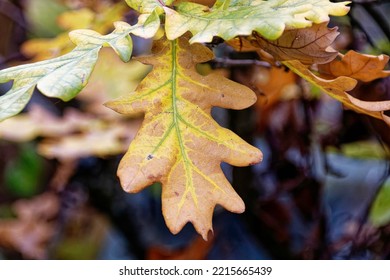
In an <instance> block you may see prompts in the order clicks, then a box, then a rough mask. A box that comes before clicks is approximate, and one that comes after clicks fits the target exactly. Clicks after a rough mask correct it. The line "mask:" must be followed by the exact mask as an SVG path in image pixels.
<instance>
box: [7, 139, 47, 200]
mask: <svg viewBox="0 0 390 280" xmlns="http://www.w3.org/2000/svg"><path fill="white" fill-rule="evenodd" d="M42 175H43V159H42V158H41V157H40V156H39V155H38V154H37V153H36V151H35V147H33V146H32V145H30V144H27V145H22V146H21V151H20V154H19V157H18V158H16V159H15V160H13V161H10V162H8V163H7V166H6V168H5V172H4V181H5V182H4V183H5V185H6V187H7V189H8V190H9V191H10V192H11V193H12V194H14V195H17V196H18V197H31V196H33V195H34V194H36V193H37V192H38V191H39V187H40V179H41V177H42Z"/></svg>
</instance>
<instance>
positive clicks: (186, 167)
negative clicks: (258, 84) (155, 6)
mask: <svg viewBox="0 0 390 280" xmlns="http://www.w3.org/2000/svg"><path fill="white" fill-rule="evenodd" d="M152 52H153V55H152V56H145V57H140V58H137V59H138V60H139V61H140V62H142V63H144V64H152V65H153V70H152V72H150V73H149V74H148V76H147V77H146V78H145V79H144V80H143V81H142V82H141V83H140V85H139V86H138V87H137V90H136V91H135V92H133V93H131V94H129V95H128V96H125V97H123V98H121V99H119V100H116V101H111V102H108V103H107V104H106V105H107V106H108V107H110V108H112V109H114V110H115V111H117V112H119V113H122V114H127V115H133V114H138V113H140V112H144V113H145V119H144V122H143V124H142V127H141V129H140V130H139V132H138V134H137V136H136V138H135V139H134V140H133V141H132V143H131V144H130V147H129V150H128V152H127V153H126V155H125V156H124V158H123V159H122V161H121V163H120V165H119V168H118V176H119V178H120V180H121V184H122V186H123V188H124V189H125V190H126V191H127V192H138V191H140V190H142V189H144V188H145V187H147V186H148V185H151V184H152V183H154V182H161V183H162V185H163V186H162V211H163V215H164V218H165V221H166V224H167V226H168V228H169V229H170V230H171V232H172V233H178V232H179V231H180V230H181V229H182V228H183V226H184V225H185V224H186V223H187V222H192V223H193V225H194V227H195V229H196V230H197V231H198V232H199V233H200V234H201V235H202V236H203V238H204V239H207V235H208V233H209V231H210V230H212V225H211V224H212V215H213V209H214V207H215V206H216V204H220V205H222V206H223V207H224V208H226V209H227V210H229V211H232V212H237V213H240V212H243V211H244V203H243V201H242V200H241V198H240V197H239V196H238V195H237V194H236V193H235V191H234V190H233V188H232V187H231V185H230V183H229V182H228V180H227V179H226V178H225V176H224V174H223V172H222V170H221V166H220V164H221V162H227V163H230V164H232V165H236V166H245V165H248V164H255V163H257V162H259V161H260V160H261V158H262V154H261V152H260V151H259V150H258V149H256V148H254V147H252V146H250V145H249V144H248V143H246V142H245V141H243V140H242V139H241V138H239V137H238V136H237V135H235V134H234V133H233V132H231V131H230V130H227V129H225V128H222V127H220V126H219V125H218V124H217V123H216V122H215V121H214V120H213V119H212V117H211V115H210V113H211V108H212V107H213V106H219V107H224V108H232V109H243V108H246V107H248V106H250V105H252V104H253V103H254V102H255V101H256V96H255V94H254V93H253V92H252V91H251V90H250V89H248V88H246V87H244V86H242V85H240V84H237V83H235V82H233V81H230V80H228V79H226V78H224V77H222V76H220V75H218V74H210V75H208V76H201V75H200V74H198V73H197V72H196V69H195V66H196V64H197V63H201V62H205V61H208V60H210V59H212V58H213V54H212V52H211V51H210V50H209V49H208V48H206V47H204V46H203V45H201V44H192V45H189V43H188V38H187V37H185V38H180V39H178V40H173V41H168V40H165V39H162V40H159V41H156V42H155V44H154V46H153V49H152Z"/></svg>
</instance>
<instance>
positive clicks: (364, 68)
mask: <svg viewBox="0 0 390 280" xmlns="http://www.w3.org/2000/svg"><path fill="white" fill-rule="evenodd" d="M339 57H340V58H341V59H335V60H333V61H331V62H329V63H326V64H323V65H318V71H319V72H320V73H321V75H326V76H330V77H339V76H348V77H351V78H354V79H357V80H360V81H362V82H371V81H373V80H376V79H379V78H385V77H390V71H386V70H383V69H384V68H385V67H386V65H387V63H388V61H389V57H388V56H387V55H383V54H382V55H379V56H374V55H367V54H361V53H357V52H355V51H349V52H347V53H346V54H345V55H342V54H339Z"/></svg>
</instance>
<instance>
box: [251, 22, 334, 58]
mask: <svg viewBox="0 0 390 280" xmlns="http://www.w3.org/2000/svg"><path fill="white" fill-rule="evenodd" d="M327 24H328V22H323V23H320V24H313V25H312V26H310V27H307V28H302V29H290V30H286V31H285V32H284V33H283V34H282V36H281V37H280V38H279V39H277V40H274V41H270V40H267V39H265V38H263V37H261V36H259V35H258V34H256V33H255V34H254V35H253V37H254V38H253V39H252V40H251V42H252V44H253V45H254V46H258V47H259V48H261V49H263V50H265V51H266V52H268V53H270V54H271V55H272V56H273V57H274V58H275V59H276V60H279V61H285V60H299V61H300V62H301V63H303V64H307V65H311V64H323V63H327V62H330V61H332V60H333V59H334V58H335V57H336V56H337V54H338V52H337V51H335V50H334V49H333V48H332V47H330V45H331V44H332V43H333V41H334V40H335V39H336V37H337V36H338V35H339V32H337V27H336V28H328V27H327Z"/></svg>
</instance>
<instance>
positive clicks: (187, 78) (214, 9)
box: [0, 0, 390, 239]
mask: <svg viewBox="0 0 390 280" xmlns="http://www.w3.org/2000/svg"><path fill="white" fill-rule="evenodd" d="M194 2H196V1H192V2H187V1H172V0H166V1H157V0H147V1H138V0H134V1H133V0H126V3H127V5H128V6H129V7H130V8H132V9H133V10H135V11H137V12H138V13H139V17H138V22H137V23H136V24H134V25H131V24H128V23H126V22H124V21H116V22H114V27H115V29H114V30H113V31H112V32H111V33H108V34H106V35H102V34H101V33H106V32H107V31H108V30H109V28H108V27H107V26H108V25H107V22H109V20H107V21H104V20H103V21H102V20H101V21H94V20H93V19H92V18H90V19H89V20H86V21H84V22H83V26H80V27H77V28H85V27H91V28H92V29H94V30H91V29H78V30H74V31H71V32H70V33H69V37H70V40H71V41H72V42H73V44H74V45H76V47H75V48H74V49H73V50H71V51H70V52H67V51H69V50H70V48H71V47H70V46H71V45H70V44H69V42H67V41H66V40H63V37H59V38H57V42H56V43H55V44H54V46H57V47H58V45H60V46H61V47H60V48H58V49H57V52H58V53H59V54H62V55H61V56H58V57H50V55H48V54H47V53H42V52H40V54H41V55H42V56H41V57H39V59H46V60H43V61H37V62H32V63H30V64H26V65H20V66H16V67H11V68H8V69H4V70H1V71H0V82H1V83H5V82H8V81H11V80H12V81H13V86H12V88H11V89H10V90H9V91H8V92H7V93H6V94H4V95H3V96H1V97H0V120H5V119H8V118H10V117H12V116H14V115H16V114H18V113H19V112H21V111H22V110H23V108H24V107H25V106H26V104H27V103H28V102H29V100H30V98H31V95H32V93H33V90H34V89H35V87H37V88H38V89H39V91H40V92H41V93H42V94H44V95H46V96H48V97H55V98H60V99H62V100H64V101H68V100H70V99H72V98H74V97H76V96H77V95H78V94H79V93H80V92H81V91H82V90H83V89H84V88H85V87H86V85H87V83H88V80H89V78H90V76H91V73H92V71H93V69H94V67H95V64H96V63H97V60H98V56H99V52H100V51H101V49H102V48H103V47H110V48H112V49H113V50H114V51H115V53H116V54H117V55H118V56H119V58H120V59H121V60H122V61H123V62H125V63H127V62H129V61H130V60H131V59H132V58H133V60H134V61H138V62H141V63H142V64H146V65H151V66H152V67H153V69H152V71H151V72H149V74H148V75H146V77H145V78H144V79H143V80H142V81H141V82H140V84H139V85H138V86H137V88H136V89H135V90H134V91H133V92H131V93H127V94H126V93H123V96H122V97H120V98H117V99H114V100H112V101H109V102H107V103H106V106H107V107H109V108H111V109H113V110H114V111H116V112H118V113H120V114H123V115H126V116H129V117H132V116H137V115H140V114H143V115H144V120H143V122H142V125H141V127H140V129H139V130H138V133H137V135H136V136H135V137H134V135H131V136H126V133H125V132H123V130H126V125H123V127H121V128H122V130H120V131H118V130H115V131H111V132H110V133H105V134H104V135H106V136H107V135H108V136H109V137H108V138H107V141H106V142H105V143H106V144H107V146H109V145H110V143H113V142H114V143H116V145H113V148H112V149H113V150H114V151H113V153H115V152H121V151H122V150H123V149H124V148H123V143H119V142H115V141H119V140H118V139H120V138H124V137H127V139H129V142H130V141H131V140H132V139H133V138H134V140H132V141H131V143H130V146H129V148H128V150H127V152H126V154H125V156H124V157H123V159H122V161H121V163H120V165H119V168H118V176H119V178H120V181H121V184H122V186H123V188H124V189H125V190H126V191H127V192H138V191H140V190H142V189H144V188H146V187H147V186H149V185H151V184H153V183H155V182H161V183H162V211H163V215H164V218H165V221H166V224H167V226H168V228H169V229H170V230H171V232H173V233H177V232H179V231H180V230H181V229H182V228H183V227H184V225H185V224H186V223H188V222H191V223H192V224H193V225H194V227H195V229H196V230H197V231H198V232H199V233H200V234H201V235H202V236H203V238H204V239H206V238H207V236H208V233H209V232H210V231H212V215H213V211H214V208H215V206H216V205H217V204H218V205H222V206H223V207H224V208H226V209H227V210H229V211H232V212H236V213H241V212H243V211H244V209H245V206H244V203H243V201H242V199H241V198H240V197H239V196H238V195H237V193H236V192H235V191H234V189H233V187H232V186H231V185H230V183H229V181H228V180H227V179H226V177H225V175H224V173H223V172H222V169H221V163H222V162H227V163H229V164H231V165H234V166H247V165H253V164H256V163H258V162H260V161H261V159H262V153H261V152H260V151H259V150H258V149H257V148H255V147H252V146H251V145H249V144H248V143H246V142H245V141H244V140H242V139H241V138H240V137H239V136H237V135H236V134H234V133H233V132H232V131H230V130H228V129H225V128H223V127H221V126H220V125H219V124H218V123H217V122H216V121H215V120H214V119H213V118H212V116H211V109H212V108H213V107H215V106H217V107H222V108H229V109H235V110H240V109H244V108H247V107H249V106H251V105H252V104H254V103H255V102H256V94H255V93H254V92H253V91H252V90H251V89H249V88H248V87H246V86H244V85H241V84H239V83H237V82H234V81H231V80H229V79H227V78H225V77H224V76H222V75H220V74H217V73H213V74H210V75H207V76H203V75H200V74H199V73H198V72H197V69H196V67H197V65H198V64H200V63H205V62H208V61H210V60H213V58H214V55H213V52H212V51H211V50H210V49H209V48H208V47H207V46H205V43H210V42H212V41H213V39H214V38H217V37H218V38H220V39H222V40H223V41H224V42H226V43H227V44H228V45H230V46H232V47H233V48H234V49H235V50H237V51H239V52H247V51H251V52H257V53H258V55H259V57H260V58H261V59H262V60H264V61H267V62H268V63H269V65H271V66H273V67H280V64H282V65H284V66H285V67H287V68H289V69H291V70H292V71H293V72H294V73H296V74H297V75H299V76H300V77H302V78H303V79H304V80H306V81H308V82H309V83H311V84H313V85H315V86H316V87H318V88H320V89H321V90H322V92H324V93H326V94H328V95H330V96H331V97H333V98H335V99H337V100H339V101H340V102H342V103H343V104H344V106H345V107H347V108H349V109H352V110H354V111H356V112H358V113H362V114H366V115H369V116H371V117H374V118H377V119H381V120H383V121H384V122H386V123H387V124H389V125H390V118H389V117H388V116H387V115H386V114H385V111H386V110H389V109H390V101H386V100H383V101H379V100H375V101H366V100H360V99H358V98H356V97H354V96H353V95H352V94H350V93H349V92H350V91H351V90H352V89H353V88H355V87H356V85H357V84H358V83H364V82H370V81H372V80H375V79H378V78H383V77H388V76H390V71H387V70H385V67H386V65H387V63H388V60H389V58H388V57H387V56H385V55H380V56H371V55H365V54H359V53H357V52H354V51H349V52H347V53H345V54H341V53H339V52H338V51H337V50H335V49H333V48H332V44H333V42H334V40H335V39H336V37H337V36H338V34H339V32H338V31H337V28H329V27H328V22H329V16H343V15H345V14H347V13H348V11H349V7H348V2H338V3H333V2H330V1H328V0H309V1H307V0H306V1H304V0H287V1H286V0H283V1H282V0H269V1H262V0H261V1H260V0H255V1H246V0H230V1H228V0H226V1H224V0H217V1H216V2H215V3H214V4H213V5H211V6H205V5H202V4H199V3H194ZM121 5H124V4H123V3H122V4H121ZM117 7H120V8H117V9H116V10H112V11H111V12H112V13H111V14H110V15H109V16H107V14H104V15H103V16H102V18H103V19H105V16H106V17H107V18H108V19H111V20H112V19H115V20H116V19H117V18H118V19H119V18H120V17H119V16H118V15H119V14H121V13H120V11H121V9H122V8H123V6H117ZM78 16H80V18H83V19H88V15H86V14H82V13H80V14H79V15H78ZM64 22H67V21H66V20H64ZM102 22H103V23H102ZM70 27H71V28H73V27H74V26H70ZM131 35H134V36H139V37H142V38H145V39H151V40H153V41H154V43H153V47H152V50H151V53H150V54H148V55H144V56H138V57H133V56H132V50H133V45H132V44H133V42H132V37H131ZM46 43H47V42H37V41H35V42H34V43H32V44H35V46H42V44H46ZM27 49H32V47H30V48H28V47H27ZM367 100H368V99H367ZM56 122H57V123H56ZM86 122H87V125H86V126H88V125H89V124H90V123H92V122H93V121H91V120H86ZM107 122H108V123H109V121H107ZM107 122H105V123H104V124H98V125H97V126H98V127H99V126H104V125H107ZM53 123H56V124H57V125H58V120H53ZM4 124H8V126H11V127H12V126H14V125H15V124H12V119H10V120H6V121H4ZM81 124H82V122H76V123H73V124H72V125H70V127H71V128H70V129H80V127H78V125H81ZM29 126H30V127H34V128H35V130H34V131H32V132H31V134H32V135H40V133H42V131H43V129H41V130H40V128H39V121H36V122H35V123H34V124H31V125H30V124H29ZM53 127H55V125H54V126H53ZM45 131H47V130H45ZM49 131H50V130H49ZM0 132H1V131H0ZM106 132H107V131H106ZM34 133H35V134H34ZM46 133H47V132H46ZM91 133H92V132H91ZM98 137H101V136H99V135H98ZM93 139H97V138H91V139H90V141H92V142H93V141H94V140H93ZM107 146H105V151H106V150H107ZM46 152H47V149H46ZM47 153H48V154H49V155H53V152H47ZM92 153H98V152H95V151H92ZM78 154H82V151H80V152H79V153H78Z"/></svg>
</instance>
